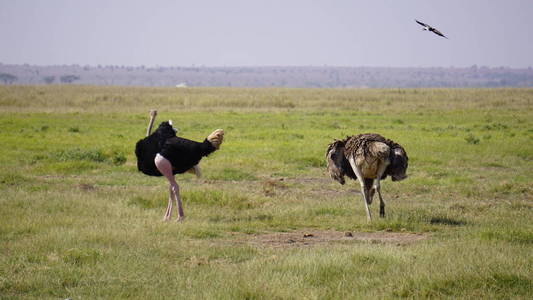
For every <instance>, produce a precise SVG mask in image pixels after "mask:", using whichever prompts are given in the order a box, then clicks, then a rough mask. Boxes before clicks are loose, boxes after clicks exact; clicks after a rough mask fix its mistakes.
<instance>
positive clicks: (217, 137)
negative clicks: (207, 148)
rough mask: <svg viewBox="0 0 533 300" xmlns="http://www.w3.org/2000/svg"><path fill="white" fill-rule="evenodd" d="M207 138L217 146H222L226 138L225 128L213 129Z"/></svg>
mask: <svg viewBox="0 0 533 300" xmlns="http://www.w3.org/2000/svg"><path fill="white" fill-rule="evenodd" d="M207 140H208V141H209V142H210V143H211V145H213V147H215V148H217V149H218V148H220V144H222V140H224V130H223V129H217V130H215V131H213V132H212V133H211V134H210V135H209V136H208V137H207Z"/></svg>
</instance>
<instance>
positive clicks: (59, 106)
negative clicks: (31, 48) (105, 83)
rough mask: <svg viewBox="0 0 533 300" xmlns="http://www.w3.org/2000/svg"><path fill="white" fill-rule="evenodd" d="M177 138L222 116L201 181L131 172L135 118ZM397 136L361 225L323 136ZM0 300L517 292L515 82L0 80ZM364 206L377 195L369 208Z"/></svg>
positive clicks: (530, 153)
mask: <svg viewBox="0 0 533 300" xmlns="http://www.w3.org/2000/svg"><path fill="white" fill-rule="evenodd" d="M151 108H157V109H158V110H159V112H160V114H159V116H158V120H159V121H161V120H165V119H172V120H173V121H174V123H175V125H176V127H178V129H179V134H180V135H181V136H184V137H187V138H191V139H203V138H204V137H205V136H207V135H208V134H209V133H210V132H211V131H212V130H213V129H215V128H224V129H225V130H226V138H225V141H224V144H223V146H222V148H221V150H220V151H218V152H216V153H214V154H212V155H211V156H210V157H208V158H207V159H205V160H203V161H202V169H203V173H204V179H202V180H200V181H199V180H197V179H195V178H194V177H193V176H192V175H181V176H178V178H177V179H178V183H179V184H180V187H181V190H182V195H183V199H184V208H185V213H186V215H187V219H186V220H185V221H184V222H182V223H175V222H167V223H164V222H162V221H161V220H162V216H163V214H164V209H165V206H166V201H167V196H168V195H167V186H166V182H165V180H164V179H162V178H151V177H147V176H144V175H142V174H140V173H138V172H137V170H136V166H135V158H134V155H133V148H134V144H135V142H136V141H137V140H138V139H139V138H141V137H143V135H144V132H145V130H146V125H147V121H148V111H149V109H151ZM362 132H378V133H381V134H382V135H384V136H386V137H388V138H391V139H393V140H395V141H397V142H399V143H401V144H402V145H403V146H404V147H405V148H406V150H407V151H408V154H409V157H410V167H409V170H408V174H409V176H410V177H409V178H408V179H407V180H405V181H403V182H400V183H396V182H394V183H393V182H391V181H389V180H386V181H385V182H383V184H382V190H383V193H384V197H385V200H386V201H387V213H388V215H387V217H386V218H385V219H378V218H376V219H375V220H374V221H373V222H372V223H367V222H366V217H365V213H364V208H363V203H362V200H361V197H360V195H359V194H358V186H357V184H356V183H355V182H349V183H348V184H347V185H345V186H340V185H339V184H337V183H335V182H333V181H332V180H330V179H329V178H328V177H327V175H326V174H325V168H324V167H325V162H324V151H325V149H326V146H327V144H328V143H329V142H330V141H331V140H332V139H333V138H341V137H344V136H346V135H351V134H356V133H362ZM0 144H1V145H2V147H0V207H1V209H0V298H1V299H19V298H23V299H58V298H63V299H64V298H72V299H82V298H84V299H95V298H108V299H117V298H136V299H162V298H171V299H384V298H385V299H390V298H417V299H418V298H450V299H455V298H475V299H511V298H513V299H528V298H530V297H531V295H532V294H533V288H532V286H533V273H532V271H531V270H533V254H532V253H533V251H532V250H533V222H532V221H531V220H533V197H532V192H533V184H532V173H531V169H532V167H533V160H532V159H533V90H532V89H411V90H404V89H400V90H397V89H390V90H364V89H363V90H348V89H231V88H224V89H221V88H186V89H165V88H119V87H89V86H0ZM371 209H372V210H373V212H374V215H376V211H377V205H376V204H373V205H372V208H371ZM306 231H314V232H327V231H338V232H346V231H350V232H353V233H357V232H366V233H386V232H392V233H406V234H407V233H416V234H420V235H422V236H424V237H425V238H424V239H422V240H420V241H417V242H414V243H408V244H401V243H387V242H364V241H355V240H354V241H337V242H335V241H332V242H329V243H319V244H318V243H317V244H314V245H296V246H295V245H291V244H290V243H287V246H286V247H272V245H269V243H268V242H265V243H251V242H249V241H251V240H254V239H257V238H260V237H261V236H264V235H272V234H276V233H291V232H306Z"/></svg>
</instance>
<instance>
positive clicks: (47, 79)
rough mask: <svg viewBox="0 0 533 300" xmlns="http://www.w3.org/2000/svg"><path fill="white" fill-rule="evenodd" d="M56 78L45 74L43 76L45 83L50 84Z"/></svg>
mask: <svg viewBox="0 0 533 300" xmlns="http://www.w3.org/2000/svg"><path fill="white" fill-rule="evenodd" d="M55 80H56V77H55V76H45V77H43V81H44V82H45V83H46V84H51V83H52V82H54V81H55Z"/></svg>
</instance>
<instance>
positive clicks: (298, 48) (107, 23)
mask: <svg viewBox="0 0 533 300" xmlns="http://www.w3.org/2000/svg"><path fill="white" fill-rule="evenodd" d="M415 19H417V20H420V21H422V22H425V23H427V24H430V25H432V26H434V27H436V28H437V29H439V30H440V31H441V32H443V33H444V34H445V35H447V36H448V37H449V39H444V38H441V37H439V36H437V35H435V34H433V33H431V32H427V31H423V30H422V28H421V26H420V25H418V24H416V23H415ZM532 29H533V0H445V1H441V0H431V1H430V0H402V1H400V0H367V1H358V0H264V1H260V0H189V1H182V0H174V1H170V0H146V1H141V0H90V1H82V0H0V63H3V64H25V63H27V64H31V65H70V64H79V65H91V66H96V65H126V66H141V65H144V66H193V65H194V66H206V67H210V66H212V67H215V66H326V65H327V66H347V67H360V66H370V67H470V66H472V65H478V66H488V67H502V66H503V67H513V68H527V67H530V66H533V30H532Z"/></svg>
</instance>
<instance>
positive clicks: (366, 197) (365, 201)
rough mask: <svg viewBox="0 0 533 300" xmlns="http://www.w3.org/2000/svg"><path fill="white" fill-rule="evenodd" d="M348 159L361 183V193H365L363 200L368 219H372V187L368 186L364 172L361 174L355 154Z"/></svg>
mask: <svg viewBox="0 0 533 300" xmlns="http://www.w3.org/2000/svg"><path fill="white" fill-rule="evenodd" d="M348 161H349V162H350V165H351V166H352V169H353V171H354V173H355V175H356V176H357V180H358V181H359V184H360V185H361V194H363V202H364V203H365V210H366V218H367V220H368V221H372V215H371V214H370V209H369V208H368V199H369V197H370V193H369V191H370V189H369V188H367V187H366V185H365V179H364V178H363V174H361V170H360V169H359V168H358V167H357V165H356V164H355V160H354V158H353V156H351V157H350V158H349V159H348Z"/></svg>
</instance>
